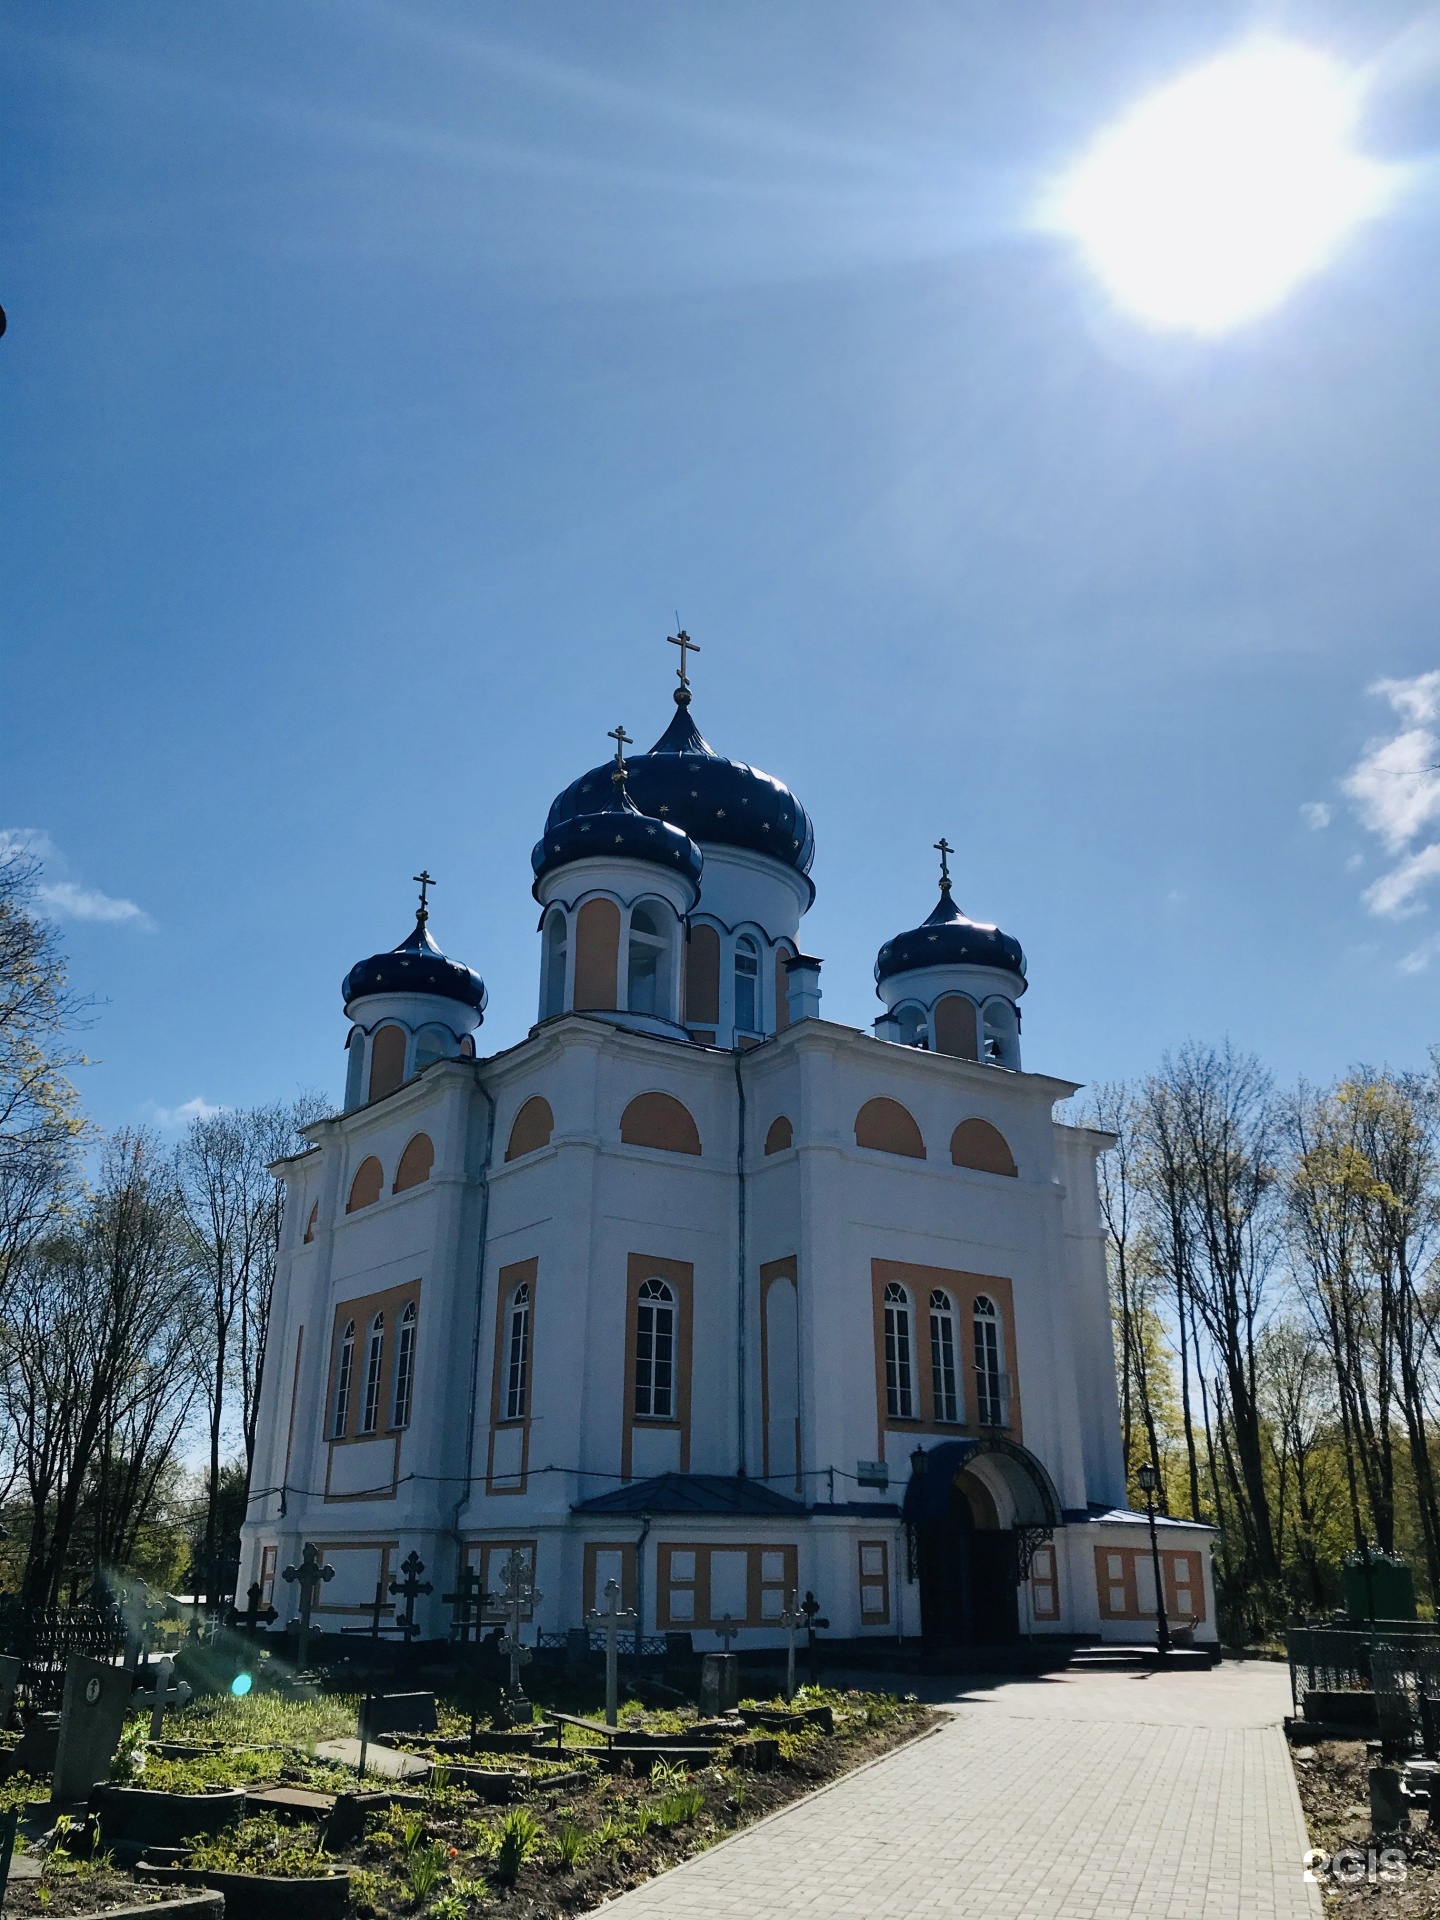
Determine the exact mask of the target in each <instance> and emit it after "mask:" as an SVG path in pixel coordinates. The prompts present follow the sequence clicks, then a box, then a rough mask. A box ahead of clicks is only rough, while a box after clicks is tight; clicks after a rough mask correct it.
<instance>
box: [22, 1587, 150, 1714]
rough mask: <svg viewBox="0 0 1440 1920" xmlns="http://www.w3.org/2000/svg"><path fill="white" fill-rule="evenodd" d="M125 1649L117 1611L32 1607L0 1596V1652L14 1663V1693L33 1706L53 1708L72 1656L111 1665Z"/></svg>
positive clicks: (60, 1691) (122, 1619) (97, 1608)
mask: <svg viewBox="0 0 1440 1920" xmlns="http://www.w3.org/2000/svg"><path fill="white" fill-rule="evenodd" d="M124 1649H125V1619H124V1615H123V1614H122V1613H121V1611H120V1609H119V1608H118V1607H112V1606H105V1605H101V1606H78V1607H33V1606H27V1605H24V1604H22V1603H21V1602H20V1601H19V1600H17V1599H16V1598H15V1597H14V1596H13V1595H11V1594H0V1653H8V1654H13V1655H14V1656H15V1657H16V1658H17V1659H18V1660H19V1661H20V1691H21V1693H22V1694H23V1696H24V1698H25V1699H26V1701H27V1702H28V1703H29V1704H30V1705H31V1706H35V1707H54V1706H58V1705H59V1702H60V1696H61V1694H62V1693H63V1691H64V1688H65V1663H66V1661H67V1660H68V1659H69V1658H70V1656H71V1654H72V1653H81V1654H85V1655H87V1656H88V1657H89V1658H90V1659H92V1660H103V1661H107V1662H108V1661H112V1660H114V1659H115V1658H116V1656H117V1655H119V1654H121V1653H123V1652H124Z"/></svg>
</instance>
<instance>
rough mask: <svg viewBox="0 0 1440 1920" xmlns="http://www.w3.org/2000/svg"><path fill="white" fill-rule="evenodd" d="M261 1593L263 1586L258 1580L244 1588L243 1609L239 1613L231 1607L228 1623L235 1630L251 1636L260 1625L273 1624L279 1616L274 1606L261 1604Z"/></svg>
mask: <svg viewBox="0 0 1440 1920" xmlns="http://www.w3.org/2000/svg"><path fill="white" fill-rule="evenodd" d="M263 1593H264V1588H263V1587H262V1586H261V1585H260V1582H259V1581H258V1580H252V1581H251V1582H250V1585H249V1586H248V1587H247V1588H246V1589H245V1600H246V1606H245V1611H244V1612H243V1613H239V1612H237V1611H236V1609H235V1608H234V1607H231V1609H230V1621H229V1624H230V1625H231V1626H232V1627H234V1628H235V1629H236V1631H237V1632H239V1633H248V1634H250V1635H252V1636H253V1635H255V1634H256V1633H258V1632H259V1631H260V1628H261V1627H262V1626H267V1627H268V1626H273V1624H274V1623H275V1621H277V1620H278V1619H279V1618H280V1616H279V1614H278V1613H276V1611H275V1609H274V1607H262V1606H261V1604H260V1600H261V1597H262V1595H263Z"/></svg>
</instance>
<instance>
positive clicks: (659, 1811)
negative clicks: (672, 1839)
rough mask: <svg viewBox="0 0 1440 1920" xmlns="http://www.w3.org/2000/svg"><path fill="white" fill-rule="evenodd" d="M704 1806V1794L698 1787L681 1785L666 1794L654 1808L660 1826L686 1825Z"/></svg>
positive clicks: (698, 1815) (697, 1816) (696, 1816)
mask: <svg viewBox="0 0 1440 1920" xmlns="http://www.w3.org/2000/svg"><path fill="white" fill-rule="evenodd" d="M704 1808H705V1796H704V1794H703V1793H702V1792H701V1791H700V1789H699V1787H681V1788H679V1789H678V1790H677V1791H676V1792H674V1793H667V1794H666V1796H665V1798H664V1799H663V1800H662V1801H661V1802H660V1804H659V1806H658V1807H656V1809H655V1818H656V1820H657V1821H658V1822H659V1824H660V1825H661V1826H662V1827H688V1826H689V1824H690V1822H691V1821H692V1820H697V1819H698V1818H699V1817H700V1815H701V1813H702V1812H703V1811H704Z"/></svg>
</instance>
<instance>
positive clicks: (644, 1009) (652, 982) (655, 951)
mask: <svg viewBox="0 0 1440 1920" xmlns="http://www.w3.org/2000/svg"><path fill="white" fill-rule="evenodd" d="M665 929H666V909H665V908H664V907H663V906H661V905H660V903H659V902H658V901H655V900H647V901H645V902H644V904H643V905H641V906H638V907H633V908H632V909H631V912H630V986H629V993H628V998H627V1002H626V1004H627V1005H628V1007H629V1009H630V1012H631V1013H661V1014H663V1013H668V1012H669V1010H670V1009H669V1004H668V1003H669V999H670V972H669V968H668V967H667V965H666V961H667V959H668V958H669V951H670V943H669V941H668V940H667V938H666V931H665Z"/></svg>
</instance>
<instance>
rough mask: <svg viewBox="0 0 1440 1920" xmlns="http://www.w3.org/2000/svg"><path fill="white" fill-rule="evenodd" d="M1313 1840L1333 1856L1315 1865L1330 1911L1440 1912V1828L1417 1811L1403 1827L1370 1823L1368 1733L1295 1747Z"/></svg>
mask: <svg viewBox="0 0 1440 1920" xmlns="http://www.w3.org/2000/svg"><path fill="white" fill-rule="evenodd" d="M1291 1757H1292V1759H1293V1761H1294V1765H1295V1778H1296V1781H1297V1783H1298V1784H1299V1788H1300V1803H1301V1805H1302V1806H1303V1807H1304V1809H1305V1821H1306V1825H1307V1826H1308V1827H1309V1829H1310V1842H1311V1845H1312V1846H1313V1847H1315V1848H1317V1849H1318V1850H1319V1851H1320V1852H1321V1853H1322V1854H1324V1855H1328V1856H1329V1859H1328V1861H1325V1860H1317V1861H1316V1862H1315V1864H1314V1868H1313V1871H1314V1873H1315V1877H1316V1880H1317V1882H1318V1884H1319V1886H1320V1888H1321V1891H1322V1894H1323V1896H1324V1901H1325V1912H1326V1914H1327V1916H1329V1915H1335V1916H1344V1917H1345V1920H1350V1916H1352V1915H1353V1916H1355V1917H1356V1920H1359V1916H1361V1915H1363V1916H1365V1920H1430V1917H1431V1916H1440V1832H1436V1833H1431V1832H1430V1831H1428V1825H1429V1823H1428V1818H1427V1816H1426V1815H1425V1814H1424V1813H1423V1812H1412V1814H1411V1816H1410V1825H1409V1827H1408V1828H1407V1829H1404V1830H1402V1831H1400V1832H1398V1833H1385V1834H1376V1833H1373V1832H1372V1831H1371V1827H1370V1785H1369V1768H1370V1756H1369V1755H1368V1754H1367V1753H1366V1751H1365V1743H1364V1742H1363V1741H1362V1740H1327V1741H1323V1742H1321V1743H1320V1744H1319V1745H1317V1746H1314V1747H1297V1748H1294V1749H1292V1754H1291Z"/></svg>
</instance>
